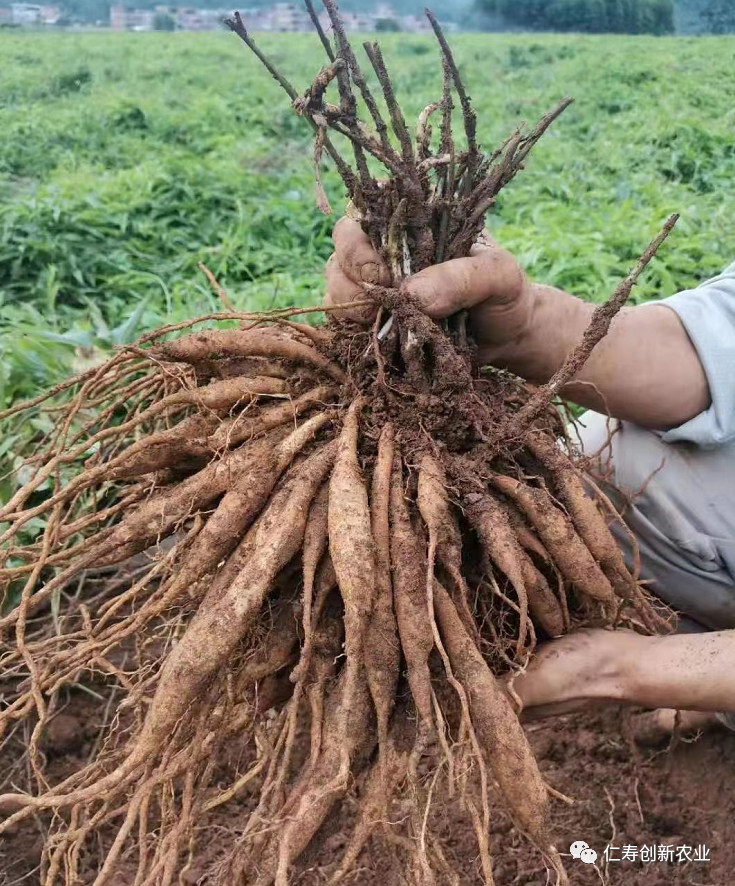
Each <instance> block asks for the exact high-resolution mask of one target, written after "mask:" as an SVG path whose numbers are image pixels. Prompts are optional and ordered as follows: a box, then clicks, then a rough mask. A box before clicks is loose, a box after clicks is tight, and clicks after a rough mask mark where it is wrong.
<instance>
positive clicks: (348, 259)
mask: <svg viewBox="0 0 735 886" xmlns="http://www.w3.org/2000/svg"><path fill="white" fill-rule="evenodd" d="M332 239H333V240H334V248H335V250H336V253H337V259H338V261H339V263H340V265H341V267H342V271H343V272H344V273H345V274H346V275H347V276H348V277H349V278H350V279H351V280H352V281H353V282H355V283H372V284H373V285H376V286H390V285H391V277H390V272H389V271H388V268H387V267H386V265H385V263H384V262H383V259H382V258H381V257H380V255H379V254H378V253H377V252H376V251H375V249H373V245H372V243H371V242H370V238H369V237H368V235H367V234H366V233H365V232H364V231H363V229H362V227H361V225H360V223H359V222H356V221H355V220H354V219H351V218H347V216H345V217H344V218H341V219H340V220H339V221H338V222H337V224H336V225H335V226H334V231H333V232H332Z"/></svg>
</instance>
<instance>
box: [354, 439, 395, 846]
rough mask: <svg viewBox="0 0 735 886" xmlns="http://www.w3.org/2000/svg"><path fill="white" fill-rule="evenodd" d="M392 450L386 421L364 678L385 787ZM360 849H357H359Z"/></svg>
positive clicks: (377, 472)
mask: <svg viewBox="0 0 735 886" xmlns="http://www.w3.org/2000/svg"><path fill="white" fill-rule="evenodd" d="M394 451H395V436H394V429H393V426H392V425H391V424H386V425H385V426H384V427H383V429H382V431H381V433H380V439H379V441H378V455H377V459H376V462H375V466H374V468H373V482H372V491H371V501H370V513H371V525H372V533H373V543H374V545H375V602H374V605H373V611H372V613H371V615H370V621H369V623H368V626H367V636H366V639H365V646H366V649H367V650H368V656H366V658H367V659H368V661H367V681H368V686H369V688H370V695H371V697H372V700H373V705H374V706H375V713H376V716H377V721H378V747H379V749H380V756H381V766H382V767H383V771H384V776H385V780H386V785H385V788H386V791H385V794H386V796H387V790H388V778H389V776H388V768H389V764H388V761H387V760H385V759H384V755H385V754H386V753H387V752H388V723H389V720H390V716H391V713H392V711H393V705H394V703H395V696H396V687H397V685H398V676H399V671H400V663H401V651H400V643H399V640H398V625H397V624H396V616H395V611H394V600H393V582H392V577H391V559H390V490H391V475H392V472H393V457H394ZM358 851H359V850H358Z"/></svg>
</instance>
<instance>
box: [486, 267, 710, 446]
mask: <svg viewBox="0 0 735 886" xmlns="http://www.w3.org/2000/svg"><path fill="white" fill-rule="evenodd" d="M529 287H530V298H531V317H530V321H529V323H528V325H527V328H526V331H525V332H524V333H523V334H522V335H521V336H520V337H519V338H518V339H517V340H516V341H514V342H512V343H511V344H509V345H507V346H505V347H504V348H503V349H502V350H496V351H489V352H488V353H487V354H483V355H482V356H483V358H485V359H488V360H489V362H492V363H493V364H494V365H500V366H503V367H504V368H507V369H510V370H511V371H513V372H515V373H517V374H518V375H521V376H522V377H524V378H526V379H528V380H529V381H531V382H534V383H536V384H543V383H544V382H546V381H548V380H549V379H550V378H551V376H552V375H553V374H554V373H555V372H556V370H557V369H559V367H560V366H561V365H562V364H563V362H564V360H565V358H566V357H567V355H568V354H569V352H570V351H571V350H572V349H573V348H574V347H575V346H576V345H577V344H578V343H579V342H580V340H581V338H582V335H583V334H584V331H585V330H586V329H587V327H588V325H589V322H590V320H591V317H592V313H593V311H594V309H595V306H594V305H591V304H588V303H586V302H583V301H581V300H580V299H578V298H575V297H574V296H572V295H569V293H566V292H563V291H561V290H559V289H554V288H552V287H550V286H541V285H539V284H529ZM564 393H565V395H566V396H567V397H568V398H569V399H570V400H573V401H574V402H576V403H578V404H579V405H580V406H584V407H587V408H590V409H595V410H598V411H601V412H609V413H610V414H611V415H612V416H614V417H616V418H621V419H626V420H628V421H632V422H635V423H636V424H639V425H642V426H644V427H652V428H659V429H666V428H672V427H676V426H678V425H681V424H683V423H684V422H686V421H688V420H689V419H691V418H693V417H694V416H695V415H698V414H699V413H700V412H702V411H704V410H705V409H707V408H708V406H709V405H710V402H711V400H710V392H709V387H708V383H707V377H706V375H705V372H704V369H703V367H702V364H701V362H700V360H699V357H698V355H697V352H696V350H695V348H694V346H693V345H692V343H691V341H690V340H689V337H688V335H687V333H686V330H685V329H684V327H683V325H682V323H681V321H680V320H679V318H678V316H677V315H676V314H675V313H674V311H672V310H671V309H669V308H667V307H665V306H663V305H643V306H638V307H628V308H623V310H622V311H621V312H620V314H619V315H618V317H616V319H615V320H614V321H613V323H612V326H611V328H610V332H609V333H608V335H607V336H606V337H605V339H603V341H602V342H600V344H599V345H598V346H597V347H596V348H595V350H594V351H593V353H592V355H591V357H590V359H589V360H588V362H587V364H586V365H585V367H584V368H583V369H582V371H581V372H580V374H579V376H578V378H577V379H576V380H575V382H574V383H572V384H570V385H569V386H568V387H567V389H566V390H565V392H564Z"/></svg>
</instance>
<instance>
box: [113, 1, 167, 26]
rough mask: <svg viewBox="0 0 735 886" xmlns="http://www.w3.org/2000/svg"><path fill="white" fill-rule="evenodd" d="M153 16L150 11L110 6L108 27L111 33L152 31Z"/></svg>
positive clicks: (152, 12) (152, 11) (153, 13)
mask: <svg viewBox="0 0 735 886" xmlns="http://www.w3.org/2000/svg"><path fill="white" fill-rule="evenodd" d="M155 14H156V13H155V11H154V10H152V9H128V7H127V6H111V7H110V27H111V28H112V29H113V31H152V30H153V18H154V16H155Z"/></svg>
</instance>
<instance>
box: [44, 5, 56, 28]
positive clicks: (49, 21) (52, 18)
mask: <svg viewBox="0 0 735 886" xmlns="http://www.w3.org/2000/svg"><path fill="white" fill-rule="evenodd" d="M60 18H61V7H60V6H49V5H43V6H41V24H42V25H55V24H56V22H57V21H58V20H59V19H60Z"/></svg>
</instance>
